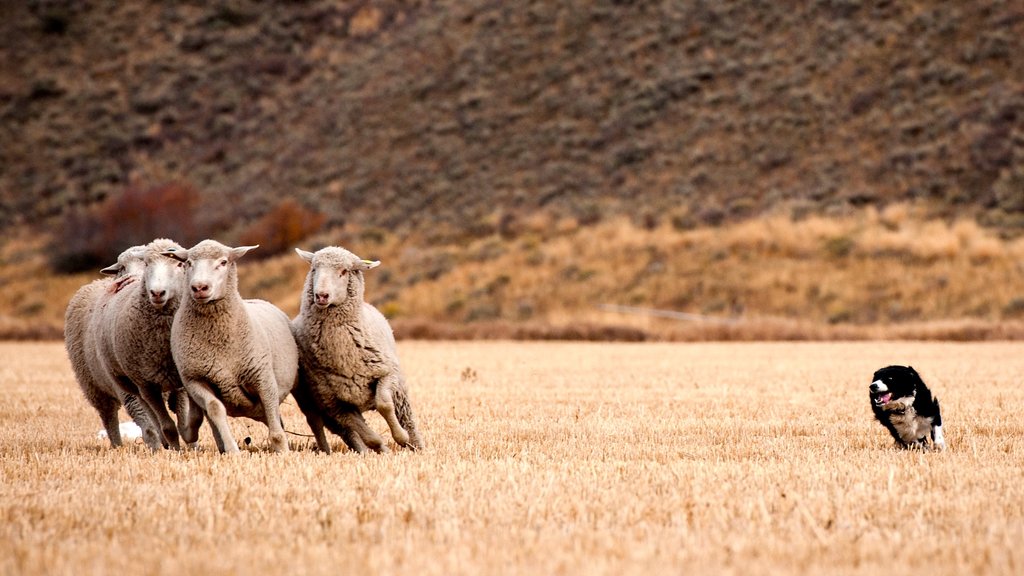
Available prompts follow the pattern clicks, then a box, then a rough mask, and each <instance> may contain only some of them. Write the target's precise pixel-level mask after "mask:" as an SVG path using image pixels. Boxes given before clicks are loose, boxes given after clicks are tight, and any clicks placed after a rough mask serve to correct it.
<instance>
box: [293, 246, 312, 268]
mask: <svg viewBox="0 0 1024 576" xmlns="http://www.w3.org/2000/svg"><path fill="white" fill-rule="evenodd" d="M295 253H296V254H298V255H299V258H302V259H303V260H305V261H306V262H309V263H310V264H312V263H313V253H312V252H306V251H305V250H303V249H301V248H296V249H295Z"/></svg>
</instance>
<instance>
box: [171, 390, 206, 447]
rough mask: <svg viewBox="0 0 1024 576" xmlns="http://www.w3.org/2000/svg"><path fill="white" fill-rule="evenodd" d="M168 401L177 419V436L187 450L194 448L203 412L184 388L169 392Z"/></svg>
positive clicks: (201, 423)
mask: <svg viewBox="0 0 1024 576" xmlns="http://www.w3.org/2000/svg"><path fill="white" fill-rule="evenodd" d="M170 400H171V401H172V402H173V404H174V414H175V416H177V418H178V435H179V436H181V439H182V440H183V441H184V442H185V444H186V445H187V446H188V447H189V448H196V443H197V442H198V441H199V427H200V426H202V425H203V410H202V409H201V408H200V407H199V405H198V404H196V403H195V401H194V400H192V397H191V396H189V395H188V393H187V392H185V389H184V388H179V389H178V390H175V391H174V392H171V398H170Z"/></svg>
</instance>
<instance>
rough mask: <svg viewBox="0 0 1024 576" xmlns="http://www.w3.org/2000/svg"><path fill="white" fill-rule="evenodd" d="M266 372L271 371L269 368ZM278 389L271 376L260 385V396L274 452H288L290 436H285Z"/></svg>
mask: <svg viewBox="0 0 1024 576" xmlns="http://www.w3.org/2000/svg"><path fill="white" fill-rule="evenodd" d="M266 372H268V373H269V372H270V370H269V368H268V370H266ZM278 390H279V388H278V386H277V381H276V380H275V379H274V378H273V377H272V376H271V377H270V378H267V379H265V381H264V382H263V383H262V385H261V386H260V387H259V396H260V402H261V403H262V404H263V415H264V416H265V417H266V424H267V430H269V435H270V449H271V450H273V451H274V452H287V451H288V437H287V436H285V434H284V425H283V424H282V423H281V411H280V408H281V406H280V405H281V398H280V397H279V396H278V395H279V392H278Z"/></svg>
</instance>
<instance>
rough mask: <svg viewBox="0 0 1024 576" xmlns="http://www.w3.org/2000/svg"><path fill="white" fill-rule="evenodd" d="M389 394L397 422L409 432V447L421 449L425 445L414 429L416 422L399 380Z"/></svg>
mask: <svg viewBox="0 0 1024 576" xmlns="http://www.w3.org/2000/svg"><path fill="white" fill-rule="evenodd" d="M391 396H392V398H393V399H394V401H395V416H397V417H398V422H399V424H401V425H402V427H403V428H405V431H406V432H408V433H409V447H410V448H412V449H413V450H421V449H423V448H425V447H426V444H424V443H423V440H422V439H421V438H420V434H419V431H417V430H416V422H415V421H414V420H413V418H412V406H410V405H409V394H408V393H407V392H406V389H405V385H404V383H401V381H400V382H399V385H398V386H395V387H394V388H393V389H392V390H391Z"/></svg>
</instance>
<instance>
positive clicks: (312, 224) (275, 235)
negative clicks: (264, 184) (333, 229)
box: [238, 198, 326, 258]
mask: <svg viewBox="0 0 1024 576" xmlns="http://www.w3.org/2000/svg"><path fill="white" fill-rule="evenodd" d="M325 220H326V216H324V215H323V214H321V213H320V212H315V211H313V210H309V209H308V208H305V207H303V206H302V205H300V204H299V203H298V202H296V201H295V200H292V199H291V198H288V199H285V200H282V201H281V203H280V204H278V205H277V206H276V207H274V209H273V210H271V211H270V212H267V213H266V214H264V215H263V217H262V218H260V219H259V220H257V221H255V222H253V223H252V225H250V226H249V227H248V228H246V229H245V231H244V232H242V234H241V235H240V236H239V238H238V241H239V243H240V244H243V245H253V244H259V245H260V249H259V250H257V251H256V252H253V253H252V254H253V256H259V257H262V258H266V257H269V256H273V255H274V254H279V253H281V252H284V251H285V250H288V249H289V248H292V247H294V246H295V245H296V244H297V243H298V242H300V241H301V240H302V239H303V238H306V237H307V236H309V235H311V234H314V233H316V232H317V231H318V230H320V228H321V227H322V226H323V225H324V221H325Z"/></svg>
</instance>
